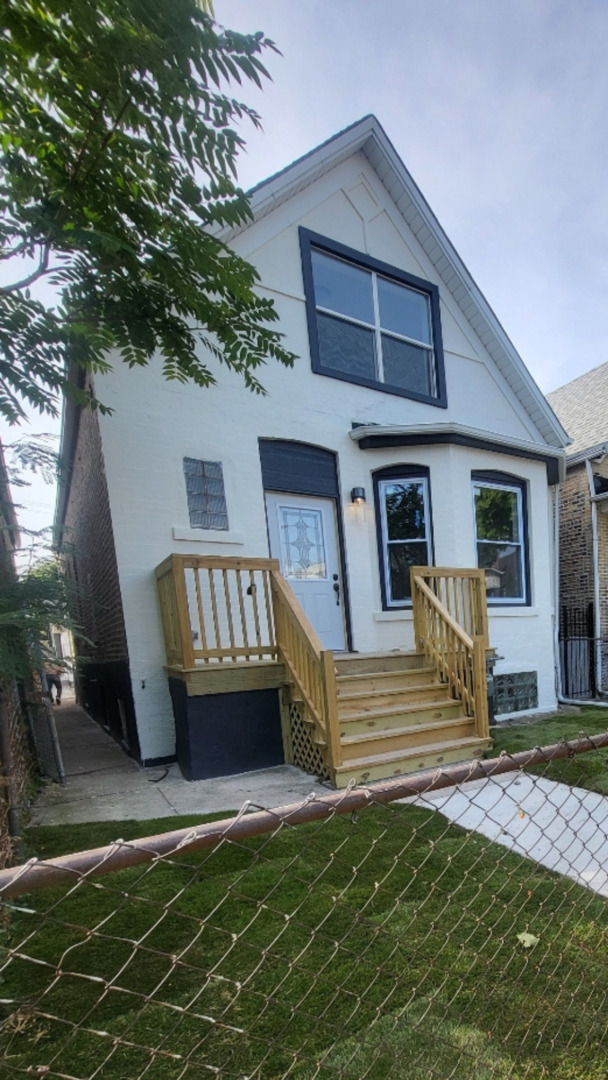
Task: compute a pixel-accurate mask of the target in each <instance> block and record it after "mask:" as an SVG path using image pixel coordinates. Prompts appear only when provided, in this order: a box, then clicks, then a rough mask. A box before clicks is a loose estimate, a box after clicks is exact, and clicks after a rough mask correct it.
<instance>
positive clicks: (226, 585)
mask: <svg viewBox="0 0 608 1080" xmlns="http://www.w3.org/2000/svg"><path fill="white" fill-rule="evenodd" d="M222 579H223V582H224V600H225V603H226V618H227V620H228V637H229V639H230V648H231V649H236V640H235V637H234V625H233V622H232V601H231V599H230V586H229V582H228V571H227V570H226V569H225V568H224V569H223V570H222ZM231 659H232V661H233V662H234V663H236V661H237V656H236V654H235V655H233V656H232V657H231Z"/></svg>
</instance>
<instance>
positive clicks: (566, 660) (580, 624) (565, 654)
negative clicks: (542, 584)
mask: <svg viewBox="0 0 608 1080" xmlns="http://www.w3.org/2000/svg"><path fill="white" fill-rule="evenodd" d="M559 643H560V663H561V672H562V691H563V694H564V696H565V697H567V698H572V699H574V700H575V699H576V698H580V700H581V701H590V700H592V699H593V698H595V697H596V696H597V681H596V674H595V673H596V647H597V641H596V637H595V620H594V608H593V604H585V605H584V606H583V607H580V608H572V607H562V608H561V610H560V623H559Z"/></svg>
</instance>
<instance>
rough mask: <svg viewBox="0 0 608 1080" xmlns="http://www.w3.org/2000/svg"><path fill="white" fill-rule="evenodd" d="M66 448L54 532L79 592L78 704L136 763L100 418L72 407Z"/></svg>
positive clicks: (68, 414) (136, 743)
mask: <svg viewBox="0 0 608 1080" xmlns="http://www.w3.org/2000/svg"><path fill="white" fill-rule="evenodd" d="M63 425H64V427H63V445H64V447H71V452H70V461H71V469H70V477H69V483H68V484H66V485H65V486H62V487H61V491H60V498H59V504H58V508H57V517H56V526H57V528H58V529H59V530H60V533H61V546H62V549H63V553H64V564H65V567H66V573H67V574H68V575H69V576H70V577H71V578H73V580H74V581H75V582H76V583H77V585H78V596H79V612H78V622H79V624H80V626H81V628H82V632H83V635H84V637H83V638H80V639H79V641H78V645H77V653H78V660H79V663H78V667H77V673H76V680H77V685H78V691H79V698H80V700H81V701H82V703H83V705H84V706H85V707H86V708H87V709H88V711H89V712H90V713H91V715H92V716H93V717H94V718H95V719H96V720H97V721H98V722H99V723H101V724H102V725H103V726H104V727H106V728H108V729H109V730H110V732H111V733H112V735H113V736H114V738H115V739H117V740H118V741H119V742H122V743H123V745H124V746H125V748H126V749H128V750H129V752H130V753H131V754H133V755H134V756H135V757H139V741H138V737H137V725H136V723H135V712H134V707H133V693H132V690H131V677H130V673H129V653H128V648H127V636H126V632H125V623H124V617H123V609H122V599H121V593H120V584H119V579H118V567H117V563H116V550H115V546H114V536H113V532H112V517H111V512H110V503H109V499H108V487H107V482H106V472H105V467H104V460H103V450H102V445H101V435H100V431H99V420H98V417H97V413H96V412H94V411H93V410H91V409H85V410H80V409H78V408H76V407H75V406H74V405H73V404H72V403H71V402H69V401H68V402H66V408H65V415H64V421H63Z"/></svg>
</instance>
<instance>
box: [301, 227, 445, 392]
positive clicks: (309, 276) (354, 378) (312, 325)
mask: <svg viewBox="0 0 608 1080" xmlns="http://www.w3.org/2000/svg"><path fill="white" fill-rule="evenodd" d="M299 234H300V251H301V255H302V273H303V277H304V295H305V297H306V318H307V321H308V337H309V342H310V358H311V366H312V370H313V371H314V372H315V373H316V374H317V375H326V376H327V377H328V378H330V379H339V380H340V381H341V382H350V383H355V384H356V385H358V386H369V387H370V388H371V389H373V390H381V391H383V392H384V393H385V394H396V395H398V396H399V397H406V398H410V399H412V400H414V401H423V402H425V403H426V404H428V405H436V406H437V407H438V408H440V409H447V405H448V402H447V392H446V383H445V364H444V358H443V340H442V336H441V318H440V310H439V289H438V288H437V286H436V285H433V284H432V283H431V282H430V281H424V280H423V279H422V278H418V277H414V275H413V274H408V273H406V271H405V270H400V269H399V268H398V267H396V266H391V265H390V264H389V263H384V262H381V261H380V260H379V259H374V258H372V257H371V256H369V255H364V254H363V253H362V252H360V251H356V250H355V249H354V248H350V247H346V245H344V244H339V243H338V242H337V241H335V240H328V239H327V237H325V236H320V235H319V234H318V233H314V232H311V231H310V230H309V229H305V228H303V226H300V229H299ZM311 249H315V250H318V251H321V252H326V253H327V254H328V255H336V256H338V257H339V258H342V259H344V260H345V261H346V262H349V263H351V264H354V265H355V266H360V267H362V268H363V269H364V270H371V271H374V272H375V273H377V274H380V275H382V277H385V278H388V279H389V280H393V281H395V282H397V283H398V284H400V285H405V286H407V287H408V288H411V289H416V290H417V291H418V292H421V293H424V294H425V295H426V296H427V297H428V299H429V304H430V309H431V324H432V329H433V345H432V351H433V358H434V367H435V372H434V373H435V382H436V393H435V394H432V395H431V394H420V393H417V392H416V391H415V390H407V389H404V387H402V386H394V385H393V384H392V383H386V382H380V381H379V380H377V379H367V378H364V377H363V376H360V375H355V374H354V373H350V372H348V371H341V370H338V369H337V368H331V367H327V366H326V365H324V364H323V362H322V359H321V352H320V348H319V332H318V324H317V308H316V300H315V290H314V281H313V272H312V258H311Z"/></svg>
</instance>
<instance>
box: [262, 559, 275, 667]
mask: <svg viewBox="0 0 608 1080" xmlns="http://www.w3.org/2000/svg"><path fill="white" fill-rule="evenodd" d="M262 582H263V586H264V606H265V609H266V625H267V627H268V644H269V645H270V650H269V651H270V652H272V650H273V649H274V648H275V646H276V643H277V640H276V628H275V627H274V624H273V618H272V603H271V596H270V574H269V573H268V570H262Z"/></svg>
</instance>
